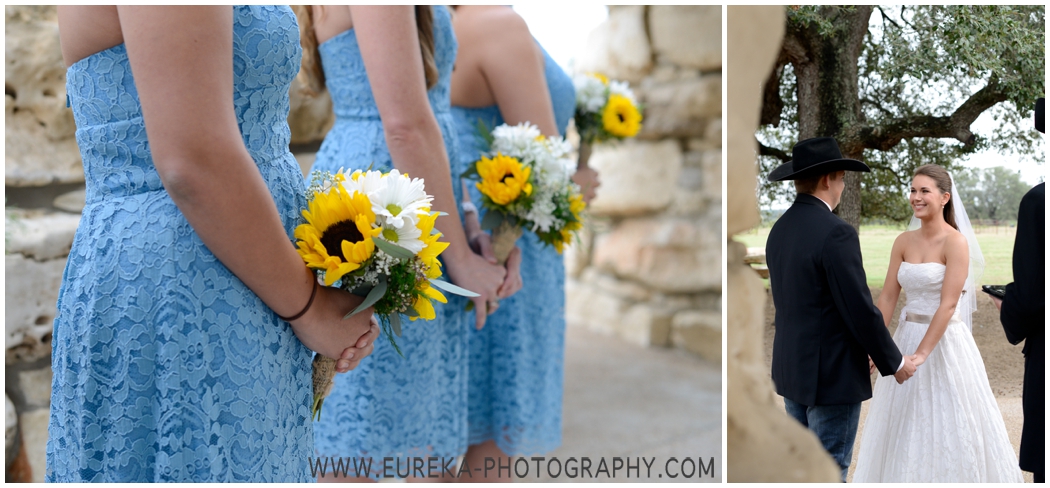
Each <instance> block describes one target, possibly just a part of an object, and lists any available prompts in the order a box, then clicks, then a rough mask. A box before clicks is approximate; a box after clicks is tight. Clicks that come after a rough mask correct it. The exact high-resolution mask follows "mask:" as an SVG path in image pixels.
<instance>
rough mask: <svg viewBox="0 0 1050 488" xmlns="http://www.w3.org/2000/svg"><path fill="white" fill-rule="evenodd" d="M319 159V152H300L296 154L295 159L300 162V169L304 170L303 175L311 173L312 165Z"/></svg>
mask: <svg viewBox="0 0 1050 488" xmlns="http://www.w3.org/2000/svg"><path fill="white" fill-rule="evenodd" d="M315 160H317V153H313V152H311V153H299V154H296V155H295V161H296V162H297V163H299V169H301V170H303V175H304V176H306V175H309V174H310V167H311V166H313V165H314V161H315Z"/></svg>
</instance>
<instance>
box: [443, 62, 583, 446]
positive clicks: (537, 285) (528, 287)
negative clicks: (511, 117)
mask: <svg viewBox="0 0 1050 488" xmlns="http://www.w3.org/2000/svg"><path fill="white" fill-rule="evenodd" d="M544 56H545V59H546V63H545V71H546V78H547V87H548V89H549V91H550V94H551V101H552V103H553V105H554V115H555V122H556V123H557V125H558V130H559V131H560V132H561V133H562V134H564V133H565V129H566V127H567V126H568V123H569V118H571V117H572V114H573V111H574V110H575V107H576V93H575V89H574V88H573V84H572V79H571V78H569V76H568V75H566V74H565V72H564V71H562V69H561V68H560V67H559V66H558V64H557V63H556V62H555V61H554V60H553V59H552V58H551V57H550V55H548V54H547V53H546V52H544ZM452 113H453V114H454V115H455V118H456V129H457V131H458V133H459V137H458V139H459V143H460V157H461V158H462V161H461V166H463V167H467V166H468V165H470V164H471V163H473V162H474V161H476V160H477V159H479V158H480V154H481V153H482V152H485V151H488V149H489V148H488V146H487V145H486V143H485V141H484V139H482V138H480V137H478V121H479V120H480V121H482V122H483V123H484V124H485V127H487V128H489V129H490V130H491V129H492V128H494V127H496V126H497V125H500V124H502V123H503V122H504V120H503V118H502V117H501V116H500V112H499V107H498V106H495V105H493V106H489V107H482V108H463V107H453V108H452ZM470 194H471V201H473V202H475V203H477V204H478V206H479V207H480V206H481V205H480V202H481V194H480V193H479V192H478V190H477V188H475V187H473V185H471V187H470ZM480 212H481V214H482V216H484V213H485V210H484V209H481V210H480ZM518 247H520V248H521V252H522V264H521V276H522V282H523V284H524V287H523V288H522V289H521V291H519V292H518V293H516V294H515V295H514V296H512V297H510V298H507V299H504V300H502V301H500V307H499V310H497V311H496V313H495V314H493V315H490V316H489V317H488V320H487V322H486V324H485V327H484V328H483V329H482V330H480V331H478V330H473V329H472V330H471V331H470V332H469V335H470V347H469V350H470V387H469V426H470V444H471V445H473V444H480V443H482V442H485V441H487V440H495V441H496V444H497V445H498V446H499V448H500V449H502V450H503V452H505V453H507V454H510V455H530V454H542V453H546V452H550V451H553V450H554V449H555V448H557V447H558V446H559V445H560V444H561V427H562V416H561V409H562V384H563V366H564V356H565V266H564V264H563V259H562V256H561V255H560V254H558V252H557V251H555V250H554V249H553V248H552V247H549V246H547V245H545V244H543V243H542V242H540V240H539V238H538V237H536V235H535V234H534V233H531V232H525V234H524V235H523V236H522V237H521V238H520V239H518Z"/></svg>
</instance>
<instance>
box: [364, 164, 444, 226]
mask: <svg viewBox="0 0 1050 488" xmlns="http://www.w3.org/2000/svg"><path fill="white" fill-rule="evenodd" d="M368 198H369V200H371V201H372V211H373V212H375V213H376V219H377V220H383V227H384V228H386V227H393V228H394V229H400V228H402V227H404V226H405V224H406V220H411V221H412V225H415V223H416V222H418V220H419V217H418V216H417V214H418V213H419V212H420V211H422V210H423V209H429V208H430V201H431V200H433V199H434V197H432V196H430V195H427V192H426V191H424V187H423V180H422V179H421V178H409V177H408V175H404V174H401V173H400V172H398V170H396V169H394V170H391V171H390V173H387V174H385V175H383V177H382V179H381V180H380V184H379V185H378V187H377V188H375V189H374V190H372V191H371V192H368Z"/></svg>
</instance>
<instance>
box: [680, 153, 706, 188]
mask: <svg viewBox="0 0 1050 488" xmlns="http://www.w3.org/2000/svg"><path fill="white" fill-rule="evenodd" d="M687 154H696V153H687ZM688 159H689V158H688V157H686V160H688ZM703 184H704V171H703V169H701V168H699V167H696V166H693V165H688V164H686V165H684V166H683V167H682V171H681V173H679V174H678V188H681V189H684V190H693V191H697V190H700V189H701V188H702V187H703Z"/></svg>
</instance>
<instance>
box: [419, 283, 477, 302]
mask: <svg viewBox="0 0 1050 488" xmlns="http://www.w3.org/2000/svg"><path fill="white" fill-rule="evenodd" d="M430 284H431V285H434V286H436V287H438V288H441V289H442V290H445V291H447V292H449V293H452V294H455V295H459V296H461V297H469V298H474V297H480V296H481V295H478V294H477V293H474V292H472V291H470V290H468V289H466V288H460V287H458V286H456V285H453V284H452V283H449V282H447V281H441V280H430Z"/></svg>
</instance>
